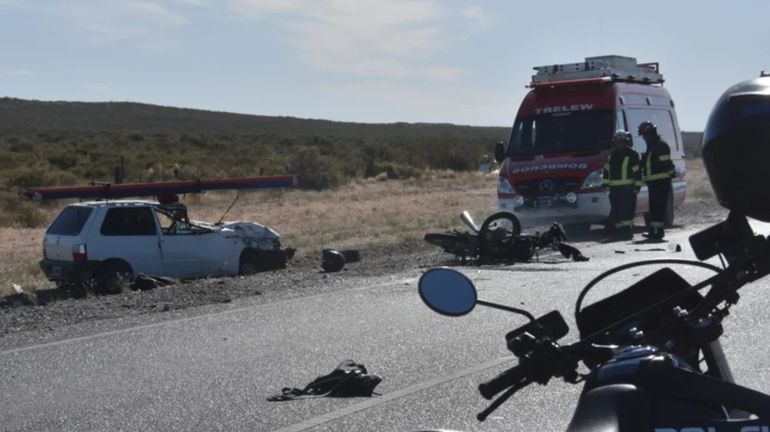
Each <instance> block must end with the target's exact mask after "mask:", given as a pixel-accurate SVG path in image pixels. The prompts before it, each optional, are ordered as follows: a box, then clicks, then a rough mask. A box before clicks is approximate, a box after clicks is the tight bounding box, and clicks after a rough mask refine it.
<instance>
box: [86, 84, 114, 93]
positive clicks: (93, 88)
mask: <svg viewBox="0 0 770 432" xmlns="http://www.w3.org/2000/svg"><path fill="white" fill-rule="evenodd" d="M86 90H89V91H92V92H97V93H110V92H111V91H112V87H110V86H106V85H98V84H97V85H89V86H86Z"/></svg>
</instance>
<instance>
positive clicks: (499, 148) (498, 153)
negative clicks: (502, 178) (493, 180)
mask: <svg viewBox="0 0 770 432" xmlns="http://www.w3.org/2000/svg"><path fill="white" fill-rule="evenodd" d="M495 160H496V161H497V162H498V163H500V162H502V161H503V160H505V146H503V142H502V141H498V143H497V144H495Z"/></svg>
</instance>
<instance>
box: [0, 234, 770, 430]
mask: <svg viewBox="0 0 770 432" xmlns="http://www.w3.org/2000/svg"><path fill="white" fill-rule="evenodd" d="M690 232H691V231H686V230H679V231H675V232H672V233H671V235H670V239H669V243H668V244H663V245H634V244H629V243H611V244H599V243H590V244H588V243H586V244H582V245H581V250H582V251H583V252H584V254H585V255H587V256H590V257H591V260H590V261H589V262H585V263H572V262H566V261H564V260H561V259H557V260H549V259H547V258H546V259H544V261H543V262H540V263H535V264H516V265H513V266H499V267H492V266H487V267H480V268H479V267H465V268H460V269H461V270H462V271H463V272H465V273H466V274H467V275H468V276H469V277H470V278H471V279H472V280H473V281H474V282H475V283H476V285H477V288H478V290H479V297H480V298H482V299H484V300H487V301H494V302H500V303H504V304H508V305H511V306H516V307H521V308H526V309H528V310H530V311H531V312H532V313H533V314H535V315H539V314H543V313H545V312H548V311H550V310H553V309H559V310H561V311H562V313H563V315H564V316H565V318H567V320H568V322H569V323H570V324H571V323H572V317H571V316H572V310H573V307H574V306H573V305H574V300H575V298H576V297H577V294H578V292H579V291H580V289H581V288H582V286H583V285H585V283H587V282H588V281H590V280H591V279H593V278H594V277H595V276H596V275H597V274H599V273H600V272H601V271H603V270H606V269H608V268H610V267H611V266H613V265H617V264H621V263H627V262H632V261H639V260H642V259H652V258H691V257H692V255H691V254H690V253H689V252H688V251H689V247H688V244H687V241H686V237H687V235H688V234H689V233H690ZM676 243H678V244H680V245H681V246H682V248H683V249H684V250H683V251H682V252H679V253H677V252H670V251H669V250H668V245H673V244H676ZM661 247H662V248H663V249H664V250H662V251H661V250H649V249H655V248H661ZM638 249H642V250H638ZM674 268H675V270H681V271H682V272H683V274H684V275H685V276H686V278H687V279H688V280H690V281H692V282H694V281H697V280H700V279H702V278H705V277H706V276H707V275H708V273H707V272H705V271H702V270H697V269H695V270H692V269H688V268H683V267H678V266H677V267H674ZM644 274H646V271H642V270H634V271H630V272H627V273H625V274H621V275H618V276H614V277H612V278H611V279H610V280H608V283H606V284H602V285H601V286H598V287H597V288H596V290H597V291H596V292H595V293H594V294H592V295H589V297H588V298H587V299H586V301H587V302H588V303H590V302H592V301H595V300H596V299H598V298H601V297H602V296H603V295H606V294H609V293H611V292H613V290H617V289H619V288H622V287H624V286H627V285H629V284H630V283H633V281H634V280H637V279H638V278H639V277H641V276H643V275H644ZM419 275H420V270H419V269H407V270H406V271H404V272H403V273H400V274H397V275H395V276H393V275H391V276H388V277H367V278H348V279H346V278H344V277H340V279H339V280H338V281H337V283H339V284H341V285H340V287H339V288H340V289H338V290H334V291H333V292H329V293H325V294H319V295H312V296H307V297H301V298H295V299H288V300H282V299H277V300H276V301H274V302H269V303H264V299H262V300H263V301H262V303H263V304H250V303H249V300H248V299H246V300H244V301H242V302H239V303H234V304H233V305H231V308H230V309H227V310H222V311H219V312H215V313H210V314H206V315H201V316H195V317H188V318H184V319H179V320H173V321H168V322H161V323H155V324H150V325H145V326H136V327H131V328H127V329H122V330H116V331H110V332H106V333H97V334H95V335H92V336H86V337H81V338H75V339H67V340H63V341H59V342H54V343H49V344H44V345H36V346H30V347H25V348H19V349H13V350H7V351H2V352H0V379H1V380H2V391H0V430H3V431H91V430H94V431H116V430H120V431H122V430H125V431H136V430H142V431H149V430H152V431H189V430H206V431H281V432H283V431H292V432H298V431H315V432H317V431H371V430H377V431H416V430H424V429H436V428H444V429H455V430H489V431H496V430H549V431H550V430H560V429H561V430H563V429H564V427H565V426H566V424H567V423H568V422H569V418H570V415H571V412H572V410H573V409H574V406H575V403H576V397H577V394H578V392H579V390H580V389H579V387H575V386H571V385H568V384H565V383H562V382H558V381H554V382H552V383H551V384H550V385H548V386H546V387H543V386H536V385H535V386H530V388H527V389H524V390H523V391H521V392H520V393H518V394H517V395H515V396H514V397H513V398H512V399H511V401H509V402H508V403H507V404H506V405H504V406H503V407H502V408H500V409H499V410H498V411H497V412H496V413H495V414H493V415H492V417H490V418H489V419H488V420H487V421H486V422H485V423H483V424H480V423H478V422H477V421H476V420H475V414H476V413H477V412H479V411H481V410H482V409H483V408H484V407H485V406H486V404H487V401H485V400H483V399H482V398H481V397H480V396H479V395H478V394H477V392H476V390H475V389H476V386H477V385H478V383H480V382H483V381H484V380H486V379H489V378H490V377H492V376H494V375H495V374H496V373H498V372H499V371H502V370H503V369H504V368H505V367H506V366H511V365H512V364H513V363H512V360H511V357H510V354H509V353H508V352H507V351H506V349H505V344H504V335H505V333H506V332H507V331H509V330H511V329H513V328H515V327H517V326H518V325H520V324H522V323H523V322H524V320H523V319H522V318H521V317H517V316H515V315H512V314H509V313H505V312H501V311H498V310H494V309H490V308H483V307H477V309H476V310H474V312H473V313H471V314H470V315H468V316H465V317H461V318H448V317H443V316H439V315H437V314H435V313H433V312H431V311H430V310H429V309H428V308H427V307H426V306H425V305H423V304H422V303H421V301H420V299H419V296H418V294H417V279H418V277H419ZM768 293H770V281H767V282H765V281H760V282H757V283H755V284H753V285H750V286H748V287H746V288H745V289H744V291H743V296H742V301H741V303H740V304H738V305H737V306H736V307H735V308H734V309H733V313H732V314H731V316H730V317H729V318H728V319H727V320H726V322H725V327H726V336H725V337H724V338H723V345H724V347H725V351H726V352H727V355H728V358H729V359H730V361H731V364H732V367H733V372H734V374H735V376H736V380H737V381H738V382H741V383H745V384H748V385H750V386H751V387H753V388H755V389H758V390H760V391H765V392H770V363H768V362H767V360H766V355H767V348H766V347H767V346H768V340H769V338H768V331H767V330H766V329H767V327H768V324H770V314H768V313H767V310H768V305H769V304H770V300H768ZM574 338H575V334H574V332H573V333H571V334H570V335H568V336H567V337H566V338H565V340H566V341H569V340H574ZM345 359H353V360H356V361H358V362H361V363H363V364H364V365H366V367H367V368H368V369H369V371H370V372H372V373H376V374H379V375H381V376H382V377H383V378H384V379H383V381H382V383H381V384H380V386H379V387H378V388H377V391H378V392H379V393H381V394H382V395H381V396H376V397H372V398H349V399H337V398H319V399H306V400H298V401H288V402H268V401H267V400H266V397H267V396H270V395H273V394H277V393H279V392H280V390H281V388H282V387H302V386H304V385H305V384H306V383H308V382H309V381H311V380H312V379H313V378H315V377H316V376H318V375H321V374H325V373H328V372H329V371H331V370H332V369H333V368H334V367H335V366H336V365H337V364H338V363H339V362H341V361H342V360H345Z"/></svg>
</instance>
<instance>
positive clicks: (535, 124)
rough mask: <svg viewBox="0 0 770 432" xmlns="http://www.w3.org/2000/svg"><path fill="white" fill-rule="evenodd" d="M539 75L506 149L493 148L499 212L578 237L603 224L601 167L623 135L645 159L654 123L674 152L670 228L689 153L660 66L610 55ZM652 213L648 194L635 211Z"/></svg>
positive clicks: (679, 200)
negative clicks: (647, 132)
mask: <svg viewBox="0 0 770 432" xmlns="http://www.w3.org/2000/svg"><path fill="white" fill-rule="evenodd" d="M535 70H536V71H537V73H536V74H535V75H533V76H532V82H531V83H530V85H529V87H530V88H531V89H532V90H530V92H529V93H528V94H527V95H526V97H525V98H524V100H523V101H522V103H521V106H520V107H519V112H518V114H517V115H516V120H515V121H514V123H513V128H512V129H511V135H510V138H509V139H508V144H507V145H506V146H504V145H503V143H498V145H497V146H496V147H495V159H497V161H498V162H501V163H502V164H501V167H500V174H499V177H498V186H497V195H498V208H499V209H500V210H502V211H508V212H512V213H514V214H515V215H516V216H517V217H518V218H519V219H520V221H521V223H522V225H523V226H525V227H526V226H530V227H532V226H538V225H544V224H550V223H552V222H554V221H556V222H559V223H561V224H562V225H563V226H564V227H565V229H566V230H567V231H568V232H572V233H577V232H580V231H584V230H587V229H589V228H590V226H591V224H593V223H597V224H601V223H603V222H604V221H605V219H606V218H607V216H608V215H609V212H610V204H609V197H608V191H607V189H606V188H604V187H602V167H603V166H604V163H605V161H606V159H607V156H608V154H609V151H610V146H611V145H610V140H611V137H612V134H613V133H614V132H615V131H616V130H618V129H623V130H626V131H629V132H631V133H632V135H633V137H634V138H633V141H634V149H635V150H636V151H637V152H639V154H640V156H641V154H642V153H643V152H644V150H645V148H646V144H645V142H644V140H643V139H642V137H640V136H638V135H637V133H636V131H637V127H638V126H639V124H640V123H641V122H643V121H645V120H649V121H651V122H653V123H654V124H655V125H656V126H657V128H658V133H659V134H660V135H661V137H662V138H663V140H664V141H666V142H667V143H668V144H669V146H670V147H671V158H672V160H673V161H674V165H675V166H676V176H675V178H674V181H673V192H674V193H673V194H672V195H671V201H670V203H669V211H668V212H667V223H668V224H669V225H670V224H672V223H673V208H674V207H675V206H677V205H679V204H681V203H682V202H683V201H684V197H685V192H686V189H687V182H686V181H684V179H683V177H684V159H683V158H684V154H683V151H684V147H683V143H682V135H681V132H680V130H679V124H678V122H677V118H676V113H675V111H674V101H673V100H672V99H671V96H670V95H669V93H668V91H667V90H666V89H665V88H663V86H662V83H663V76H662V75H661V74H660V71H659V68H658V64H657V63H645V64H637V63H636V59H634V58H630V57H621V56H614V55H613V56H603V57H589V58H586V59H585V61H584V62H581V63H571V64H561V65H552V66H540V67H536V68H535ZM648 209H649V205H648V199H647V188H646V187H643V188H642V190H641V192H640V193H639V195H638V202H637V206H636V211H637V213H638V214H645V213H646V212H647V211H648Z"/></svg>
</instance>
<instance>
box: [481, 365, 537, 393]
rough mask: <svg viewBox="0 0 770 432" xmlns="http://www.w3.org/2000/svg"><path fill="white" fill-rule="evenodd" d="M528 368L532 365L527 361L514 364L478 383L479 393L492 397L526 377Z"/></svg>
mask: <svg viewBox="0 0 770 432" xmlns="http://www.w3.org/2000/svg"><path fill="white" fill-rule="evenodd" d="M530 369H532V367H531V366H530V363H529V362H528V363H522V364H519V365H517V366H514V367H512V368H510V369H508V370H507V371H505V372H503V373H501V374H500V375H498V376H496V377H494V378H492V379H491V380H489V381H487V382H485V383H481V384H479V393H481V396H482V397H483V398H484V399H492V398H493V397H494V396H495V395H496V394H498V393H500V392H501V391H503V390H505V389H507V388H508V387H511V386H513V385H516V384H519V383H520V382H521V381H523V380H524V379H525V378H527V376H528V375H529V372H530Z"/></svg>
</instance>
